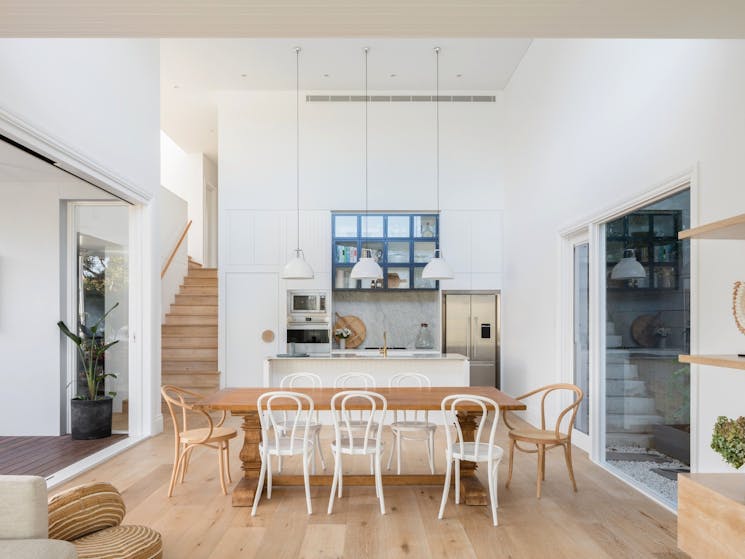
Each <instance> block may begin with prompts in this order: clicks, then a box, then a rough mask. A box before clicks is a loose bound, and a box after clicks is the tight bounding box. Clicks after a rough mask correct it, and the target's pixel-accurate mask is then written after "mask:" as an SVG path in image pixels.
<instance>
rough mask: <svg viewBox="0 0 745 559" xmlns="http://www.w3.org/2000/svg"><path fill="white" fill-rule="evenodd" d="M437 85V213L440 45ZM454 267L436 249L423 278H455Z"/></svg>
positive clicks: (437, 58)
mask: <svg viewBox="0 0 745 559" xmlns="http://www.w3.org/2000/svg"><path fill="white" fill-rule="evenodd" d="M435 61H436V62H435V76H436V79H435V87H436V89H437V92H436V95H435V120H436V122H437V126H436V129H437V141H436V144H437V157H436V171H435V177H436V179H435V182H436V184H437V214H438V215H439V213H440V47H435ZM454 277H455V275H454V274H453V270H452V268H451V267H450V266H449V265H448V263H447V262H445V260H444V259H443V258H442V252H441V251H440V249H439V248H438V249H435V254H434V256H433V257H432V259H431V260H430V261H429V263H428V264H427V265H426V266H425V267H424V270H422V279H427V280H442V279H453V278H454Z"/></svg>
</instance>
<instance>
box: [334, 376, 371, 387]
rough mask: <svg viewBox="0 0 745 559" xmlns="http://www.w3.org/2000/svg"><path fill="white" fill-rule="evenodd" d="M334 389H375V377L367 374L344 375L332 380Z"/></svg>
mask: <svg viewBox="0 0 745 559" xmlns="http://www.w3.org/2000/svg"><path fill="white" fill-rule="evenodd" d="M334 388H364V389H365V390H368V389H370V388H375V377H373V376H372V375H371V374H369V373H357V372H352V373H344V374H343V375H339V376H338V377H336V378H335V379H334Z"/></svg>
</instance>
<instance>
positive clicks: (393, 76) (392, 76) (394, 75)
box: [388, 74, 396, 78]
mask: <svg viewBox="0 0 745 559" xmlns="http://www.w3.org/2000/svg"><path fill="white" fill-rule="evenodd" d="M388 77H389V78H395V77H396V74H389V75H388Z"/></svg>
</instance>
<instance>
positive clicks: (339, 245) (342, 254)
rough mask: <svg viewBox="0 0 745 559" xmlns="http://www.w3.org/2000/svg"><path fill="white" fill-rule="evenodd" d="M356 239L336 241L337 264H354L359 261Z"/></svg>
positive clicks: (335, 260) (335, 256)
mask: <svg viewBox="0 0 745 559" xmlns="http://www.w3.org/2000/svg"><path fill="white" fill-rule="evenodd" d="M357 252H358V251H357V242H356V241H336V242H335V243H334V262H336V263H337V264H354V263H355V262H357V258H358V257H359V255H358V254H357Z"/></svg>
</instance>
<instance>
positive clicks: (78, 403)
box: [71, 396, 114, 440]
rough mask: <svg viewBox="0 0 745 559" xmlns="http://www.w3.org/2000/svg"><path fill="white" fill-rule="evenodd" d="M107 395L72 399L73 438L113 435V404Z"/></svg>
mask: <svg viewBox="0 0 745 559" xmlns="http://www.w3.org/2000/svg"><path fill="white" fill-rule="evenodd" d="M113 402H114V400H113V399H112V398H111V397H109V396H107V397H106V398H104V399H102V400H71V404H72V417H71V423H72V438H73V439H76V440H88V439H103V438H104V437H110V436H111V405H112V403H113Z"/></svg>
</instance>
